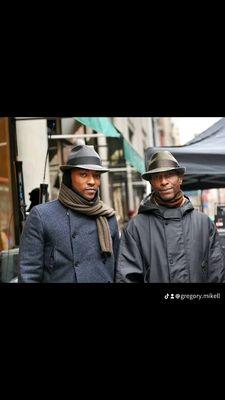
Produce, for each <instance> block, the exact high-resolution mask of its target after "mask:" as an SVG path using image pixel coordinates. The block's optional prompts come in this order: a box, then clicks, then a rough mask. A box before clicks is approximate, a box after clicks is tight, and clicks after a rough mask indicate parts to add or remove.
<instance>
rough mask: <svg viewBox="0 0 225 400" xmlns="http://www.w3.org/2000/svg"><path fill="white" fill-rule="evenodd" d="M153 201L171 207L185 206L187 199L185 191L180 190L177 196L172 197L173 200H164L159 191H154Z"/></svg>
mask: <svg viewBox="0 0 225 400" xmlns="http://www.w3.org/2000/svg"><path fill="white" fill-rule="evenodd" d="M153 201H154V202H155V203H156V204H159V205H161V206H165V207H169V208H177V207H181V206H183V204H184V203H185V201H186V199H185V197H184V194H183V192H182V191H181V190H180V191H179V192H178V193H177V194H176V196H175V197H174V198H173V199H171V200H163V199H161V197H160V196H159V195H158V193H156V192H153Z"/></svg>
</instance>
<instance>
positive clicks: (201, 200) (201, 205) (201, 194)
mask: <svg viewBox="0 0 225 400" xmlns="http://www.w3.org/2000/svg"><path fill="white" fill-rule="evenodd" d="M201 208H202V212H204V210H203V197H202V189H201Z"/></svg>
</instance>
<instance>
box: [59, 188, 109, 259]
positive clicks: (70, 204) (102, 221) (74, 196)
mask: <svg viewBox="0 0 225 400" xmlns="http://www.w3.org/2000/svg"><path fill="white" fill-rule="evenodd" d="M58 199H59V201H60V202H61V203H62V204H63V205H64V206H65V207H67V208H70V209H71V210H74V211H77V212H78V213H81V214H85V215H89V216H96V217H97V218H96V222H97V229H98V238H99V243H100V247H101V251H102V253H105V254H106V255H111V254H112V252H113V250H112V238H111V233H110V229H109V224H108V221H107V218H110V217H112V216H113V215H115V211H114V210H113V209H112V208H110V207H108V206H107V205H106V204H104V203H103V202H102V201H101V200H100V199H99V197H98V198H97V199H96V200H94V201H89V200H86V199H84V198H83V197H82V196H80V195H79V194H78V193H76V192H74V191H73V190H71V189H69V188H68V187H67V186H66V185H65V184H64V183H62V185H61V188H60V192H59V197H58Z"/></svg>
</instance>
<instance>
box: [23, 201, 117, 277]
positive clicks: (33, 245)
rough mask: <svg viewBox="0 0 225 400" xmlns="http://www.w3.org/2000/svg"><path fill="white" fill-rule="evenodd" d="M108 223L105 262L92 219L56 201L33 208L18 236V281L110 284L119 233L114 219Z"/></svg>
mask: <svg viewBox="0 0 225 400" xmlns="http://www.w3.org/2000/svg"><path fill="white" fill-rule="evenodd" d="M108 223H109V226H110V231H111V236H112V241H113V250H114V254H113V255H111V256H110V257H107V259H106V260H105V259H104V258H102V256H101V252H100V245H99V240H98V234H97V224H96V220H95V218H94V217H89V216H86V215H83V214H79V213H77V212H75V211H72V210H70V209H67V208H66V207H64V206H63V205H62V204H61V203H60V202H59V201H58V200H54V201H51V202H49V203H47V204H41V205H38V206H35V207H33V208H32V210H31V212H30V214H29V216H28V219H27V221H26V224H25V227H24V230H23V233H22V236H21V242H20V250H19V258H20V267H19V282H28V283H29V282H30V283H35V282H48V283H53V282H59V283H61V282H77V283H80V282H86V283H91V282H96V283H108V282H113V281H114V279H115V258H116V255H117V250H118V244H119V233H118V227H117V221H116V218H115V216H113V217H111V218H109V219H108Z"/></svg>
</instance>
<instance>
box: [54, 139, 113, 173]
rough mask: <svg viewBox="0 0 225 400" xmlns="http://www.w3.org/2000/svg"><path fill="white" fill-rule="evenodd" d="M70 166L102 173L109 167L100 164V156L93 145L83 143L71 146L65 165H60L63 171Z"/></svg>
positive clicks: (70, 167)
mask: <svg viewBox="0 0 225 400" xmlns="http://www.w3.org/2000/svg"><path fill="white" fill-rule="evenodd" d="M72 168H83V169H90V170H92V171H99V172H102V173H103V172H108V171H109V169H107V168H104V167H103V166H102V161H101V158H100V157H99V155H98V153H96V151H95V150H94V148H93V146H87V145H85V144H84V145H78V146H75V147H73V149H72V150H71V153H70V155H69V157H68V161H67V163H66V165H60V169H61V171H63V172H64V171H66V170H69V169H72Z"/></svg>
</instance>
